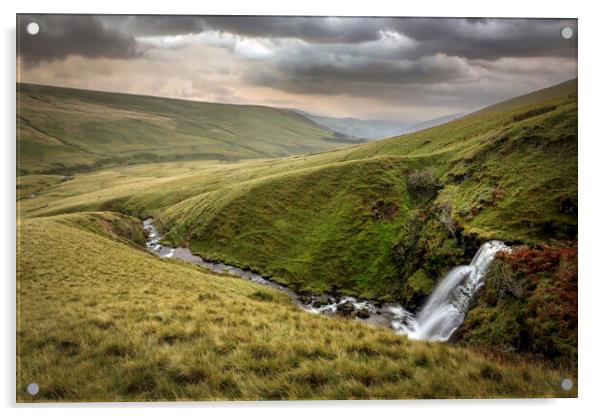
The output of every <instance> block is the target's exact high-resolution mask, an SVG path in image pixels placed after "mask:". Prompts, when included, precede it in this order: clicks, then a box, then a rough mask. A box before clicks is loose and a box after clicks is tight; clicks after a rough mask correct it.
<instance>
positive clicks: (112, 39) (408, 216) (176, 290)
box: [16, 14, 578, 402]
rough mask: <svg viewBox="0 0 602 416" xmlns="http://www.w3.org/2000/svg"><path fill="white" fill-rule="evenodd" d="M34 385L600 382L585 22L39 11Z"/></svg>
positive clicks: (551, 386) (31, 113)
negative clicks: (583, 191) (587, 216)
mask: <svg viewBox="0 0 602 416" xmlns="http://www.w3.org/2000/svg"><path fill="white" fill-rule="evenodd" d="M16 89H17V120H16V123H17V138H16V140H17V172H16V183H17V201H16V204H17V215H18V219H17V276H16V279H17V334H16V337H17V356H16V360H17V401H19V402H97V401H101V402H113V401H180V400H186V401H206V400H315V399H319V400H348V399H432V398H506V397H507V398H511V397H512V398H517V397H576V396H577V209H578V203H577V20H576V19H518V18H516V19H515V18H512V19H511V18H478V19H477V18H426V17H296V16H286V17H285V16H183V15H164V16H161V15H131V16H127V15H51V14H39V15H36V14H27V15H25V14H21V15H17V85H16Z"/></svg>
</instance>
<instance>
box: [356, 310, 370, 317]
mask: <svg viewBox="0 0 602 416" xmlns="http://www.w3.org/2000/svg"><path fill="white" fill-rule="evenodd" d="M355 316H357V317H358V318H360V319H368V318H370V312H369V311H368V309H366V308H362V309H360V310H359V311H357V313H356V314H355Z"/></svg>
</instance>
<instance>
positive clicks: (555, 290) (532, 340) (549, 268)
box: [458, 242, 577, 366]
mask: <svg viewBox="0 0 602 416" xmlns="http://www.w3.org/2000/svg"><path fill="white" fill-rule="evenodd" d="M495 261H496V262H502V263H503V264H504V265H506V266H509V268H508V269H509V270H510V274H509V276H508V275H506V274H505V275H504V276H503V278H505V279H511V280H512V281H513V282H514V283H513V284H514V285H516V286H517V287H520V288H521V290H520V292H519V293H520V294H519V295H516V294H512V293H499V292H497V293H496V287H495V285H494V283H493V281H495V276H490V279H488V281H487V282H486V285H485V288H484V293H483V294H482V296H481V297H480V298H478V299H477V303H476V304H475V306H474V308H473V309H472V310H471V312H470V313H469V315H468V319H467V321H465V326H464V327H463V328H462V327H461V328H460V330H459V332H458V339H459V340H461V341H463V342H467V343H469V344H475V345H482V344H485V345H489V346H496V347H502V348H503V349H506V350H513V351H515V352H527V353H530V354H535V355H539V356H542V357H545V358H548V359H551V360H554V361H557V362H559V363H563V364H565V365H568V366H574V365H576V358H577V243H576V242H554V243H553V244H550V245H545V244H541V245H538V246H535V247H527V246H525V247H518V248H515V249H514V250H513V251H512V252H510V253H500V254H498V257H497V258H496V260H495ZM495 269H496V268H495V267H493V268H492V272H493V273H495ZM508 269H506V270H508ZM496 314H499V315H496ZM495 316H498V317H501V316H505V317H507V318H508V319H495V318H494V317H495ZM488 325H489V327H488ZM492 327H493V328H494V330H492V331H489V329H491V328H492Z"/></svg>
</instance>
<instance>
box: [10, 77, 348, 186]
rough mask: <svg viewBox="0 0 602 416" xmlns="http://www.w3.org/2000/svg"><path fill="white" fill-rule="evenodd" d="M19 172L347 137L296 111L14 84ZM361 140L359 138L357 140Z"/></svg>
mask: <svg viewBox="0 0 602 416" xmlns="http://www.w3.org/2000/svg"><path fill="white" fill-rule="evenodd" d="M17 100H18V101H17V103H18V107H17V140H18V152H19V159H18V161H19V163H18V168H17V169H18V173H19V174H32V173H58V174H68V173H72V172H77V171H87V170H91V169H94V168H98V167H104V166H113V165H125V164H130V163H145V162H157V161H169V160H188V159H214V160H240V159H256V158H272V157H281V156H289V155H297V154H308V153H314V152H320V151H324V150H329V149H333V148H336V147H341V146H344V145H345V144H349V143H350V142H349V140H345V138H341V137H338V135H336V134H334V133H333V132H331V131H329V130H327V129H325V128H323V127H321V126H318V125H317V124H315V123H314V122H312V121H310V120H309V119H307V118H306V117H304V116H302V115H300V114H297V113H295V112H293V111H289V110H283V109H277V108H270V107H264V106H251V105H229V104H213V103H203V102H193V101H184V100H175V99H168V98H159V97H149V96H140V95H130V94H117V93H108V92H98V91H88V90H77V89H69V88H59V87H49V86H40V85H31V84H22V83H21V84H17ZM352 143H356V141H352Z"/></svg>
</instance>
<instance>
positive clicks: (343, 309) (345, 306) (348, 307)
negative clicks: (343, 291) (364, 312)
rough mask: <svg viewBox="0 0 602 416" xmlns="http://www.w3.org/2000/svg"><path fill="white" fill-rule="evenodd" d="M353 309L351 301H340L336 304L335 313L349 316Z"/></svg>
mask: <svg viewBox="0 0 602 416" xmlns="http://www.w3.org/2000/svg"><path fill="white" fill-rule="evenodd" d="M354 311H355V308H354V307H353V303H351V302H345V303H341V304H340V305H338V306H337V314H339V315H341V316H351V315H352V314H353V312H354Z"/></svg>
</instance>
